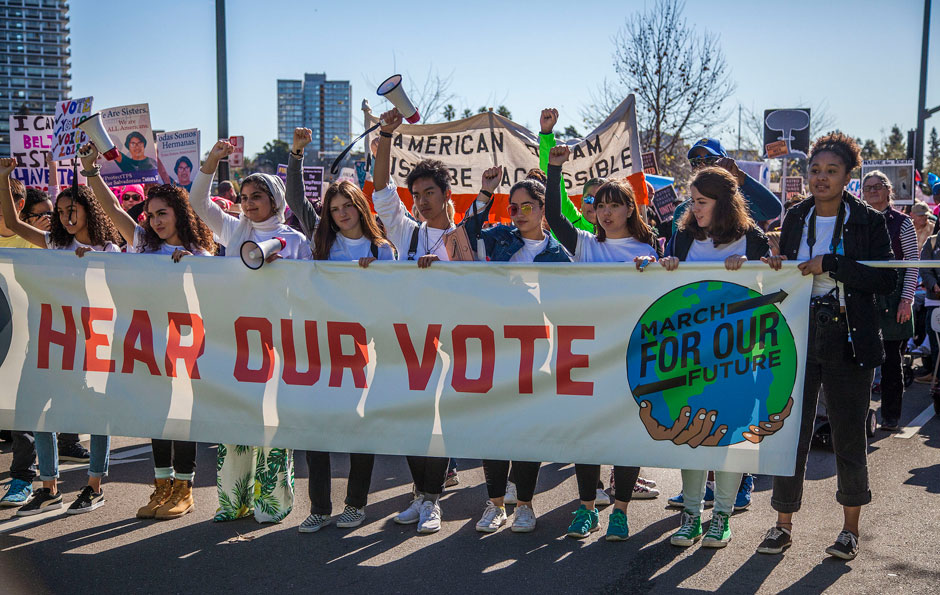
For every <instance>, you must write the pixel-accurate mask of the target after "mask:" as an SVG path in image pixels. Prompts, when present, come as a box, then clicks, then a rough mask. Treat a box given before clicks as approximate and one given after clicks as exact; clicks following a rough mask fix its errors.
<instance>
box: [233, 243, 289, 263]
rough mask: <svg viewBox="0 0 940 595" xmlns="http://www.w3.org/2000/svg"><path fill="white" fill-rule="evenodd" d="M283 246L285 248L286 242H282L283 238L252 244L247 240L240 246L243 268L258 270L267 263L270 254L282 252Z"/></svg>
mask: <svg viewBox="0 0 940 595" xmlns="http://www.w3.org/2000/svg"><path fill="white" fill-rule="evenodd" d="M285 246H287V242H286V241H284V238H271V239H270V240H265V241H263V242H252V241H251V240H248V241H247V242H245V243H244V244H242V249H241V256H242V262H244V263H245V266H246V267H248V268H249V269H252V270H258V269H260V268H261V267H262V265H264V263H265V262H267V260H268V258H270V257H271V255H272V254H277V253H278V252H280V251H281V250H283V249H284V247H285Z"/></svg>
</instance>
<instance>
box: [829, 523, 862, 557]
mask: <svg viewBox="0 0 940 595" xmlns="http://www.w3.org/2000/svg"><path fill="white" fill-rule="evenodd" d="M826 553H827V554H829V555H830V556H835V557H836V558H842V559H843V560H854V559H855V556H857V555H858V537H856V536H855V534H854V533H852V532H851V531H844V530H843V531H842V532H841V533H839V536H838V537H837V538H836V542H835V543H834V544H832V545H830V546H829V547H827V548H826Z"/></svg>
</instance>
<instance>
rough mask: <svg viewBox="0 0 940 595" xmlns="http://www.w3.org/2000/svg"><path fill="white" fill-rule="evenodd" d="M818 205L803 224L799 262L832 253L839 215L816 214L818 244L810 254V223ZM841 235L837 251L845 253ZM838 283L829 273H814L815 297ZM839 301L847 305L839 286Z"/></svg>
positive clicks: (846, 218)
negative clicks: (833, 237) (823, 215)
mask: <svg viewBox="0 0 940 595" xmlns="http://www.w3.org/2000/svg"><path fill="white" fill-rule="evenodd" d="M815 208H816V207H813V208H812V209H810V211H809V213H808V214H807V216H806V222H805V223H804V224H803V235H802V236H801V237H800V250H799V252H797V255H796V259H797V261H799V262H806V261H807V260H810V259H811V258H813V257H816V256H819V255H820V254H830V253H832V250H831V249H830V248H831V244H832V234H833V231H835V227H836V219H837V218H838V215H833V216H832V217H820V216H818V215H817V216H816V244H815V245H814V246H813V251H812V255H810V249H809V243H808V242H807V238H808V234H809V225H810V221H812V218H813V213H814V211H815ZM849 211H850V209H849V205H845V220H846V221H848V220H849V215H850V212H849ZM841 241H842V240H841V236H840V245H839V246H837V247H836V248H837V250H836V253H838V254H844V253H845V250H844V249H843V247H842V244H841ZM837 286H838V283H837V282H836V280H835V279H833V278H832V277H831V276H830V275H829V273H825V272H824V273H823V274H822V275H813V293H812V295H813V297H818V296H821V295H825V294H827V293H829V292H830V291H832V289H833V288H834V287H837ZM839 303H840V304H842V305H843V306H844V305H845V292H844V291H842V288H841V287H840V288H839Z"/></svg>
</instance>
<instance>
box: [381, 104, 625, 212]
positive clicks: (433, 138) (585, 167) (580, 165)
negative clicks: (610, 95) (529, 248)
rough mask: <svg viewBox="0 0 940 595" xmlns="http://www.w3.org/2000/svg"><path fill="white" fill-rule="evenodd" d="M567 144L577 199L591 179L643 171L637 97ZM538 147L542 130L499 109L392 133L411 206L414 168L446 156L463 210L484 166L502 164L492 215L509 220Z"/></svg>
mask: <svg viewBox="0 0 940 595" xmlns="http://www.w3.org/2000/svg"><path fill="white" fill-rule="evenodd" d="M377 122H378V118H377V117H376V116H375V115H373V114H372V113H371V112H370V111H367V112H366V114H365V125H366V126H372V125H374V124H376V123H377ZM567 144H568V146H569V147H571V158H570V159H569V160H568V162H567V163H565V164H564V166H563V167H562V178H563V180H564V184H565V188H566V189H567V190H568V195H569V197H570V198H572V200H574V201H575V203H576V204H578V203H579V201H580V190H581V187H582V186H583V185H584V183H585V182H586V181H588V180H589V179H590V178H595V177H612V178H623V177H626V176H629V175H631V174H634V173H638V172H642V171H643V168H642V163H641V160H640V144H639V135H638V132H637V126H636V105H635V100H634V96H633V95H629V96H627V98H626V99H624V100H623V102H622V103H621V104H620V105H618V106H617V107H616V108H615V109H614V111H613V112H612V113H611V114H610V116H608V117H607V119H606V120H604V122H603V123H601V124H600V126H598V127H597V128H596V129H595V130H593V131H592V132H590V133H588V134H587V135H586V136H585V137H584V139H580V140H578V139H576V140H571V141H569V142H568V143H567ZM538 147H539V139H538V135H537V134H533V133H532V132H530V131H529V130H527V129H526V128H525V127H523V126H521V125H520V124H517V123H515V122H513V121H511V120H508V119H506V118H504V117H502V116H500V115H499V114H497V113H495V112H484V113H481V114H476V115H474V116H471V117H469V118H465V119H462V120H457V121H453V122H442V123H440V124H426V125H424V124H417V125H409V124H402V125H401V126H400V127H399V128H398V129H397V130H396V131H395V133H394V137H393V138H392V150H391V168H390V169H391V177H392V180H393V181H394V182H395V184H396V185H397V186H398V188H399V195H400V196H401V198H402V200H403V201H404V203H405V206H406V208H408V209H411V206H412V201H411V195H410V194H409V193H408V191H407V184H406V183H405V179H406V178H407V177H408V174H409V172H411V170H412V169H413V168H414V166H415V164H417V163H418V162H419V161H421V160H423V159H438V160H441V161H443V162H444V164H445V165H446V166H447V168H448V169H449V171H450V182H451V192H452V193H453V195H452V198H453V199H454V203H455V206H456V211H457V213H458V215H459V214H461V213H464V212H466V210H467V208H469V207H470V205H471V203H472V202H473V200H474V199H475V198H476V196H477V192H478V191H479V190H480V180H481V179H482V176H483V172H484V170H486V169H487V168H490V167H493V166H494V165H497V164H498V165H502V166H503V168H504V174H503V179H502V181H501V183H500V185H499V187H498V188H497V191H496V193H495V194H496V198H497V200H496V201H495V202H494V204H493V208H492V210H491V214H492V215H493V216H494V217H496V218H497V219H501V220H505V221H508V220H509V214H508V210H507V209H508V201H507V200H506V193H507V192H508V191H509V188H510V187H511V186H512V185H513V184H515V183H516V182H518V181H520V180H522V179H524V178H525V177H526V175H527V174H528V172H529V170H530V169H532V168H537V167H538V166H539V156H538Z"/></svg>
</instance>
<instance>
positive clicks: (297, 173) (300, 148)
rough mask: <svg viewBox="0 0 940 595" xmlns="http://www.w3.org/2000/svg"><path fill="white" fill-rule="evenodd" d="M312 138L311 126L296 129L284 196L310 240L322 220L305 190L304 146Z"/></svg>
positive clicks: (288, 163)
mask: <svg viewBox="0 0 940 595" xmlns="http://www.w3.org/2000/svg"><path fill="white" fill-rule="evenodd" d="M312 139H313V131H311V130H310V129H309V128H295V129H294V142H293V143H292V144H291V148H290V159H289V160H288V162H287V193H286V195H285V196H284V198H285V200H286V201H287V206H289V207H290V210H291V211H292V212H293V213H294V215H296V216H297V220H298V221H300V226H301V227H302V228H303V230H304V235H305V236H307V239H308V240H309V239H310V238H312V237H313V232H314V231H316V229H317V223H319V221H320V217H319V215H317V210H316V209H315V208H313V205H312V204H310V201H309V200H307V196H306V193H305V192H304V177H303V165H304V147H306V146H307V145H309V144H310V141H311V140H312Z"/></svg>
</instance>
